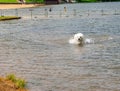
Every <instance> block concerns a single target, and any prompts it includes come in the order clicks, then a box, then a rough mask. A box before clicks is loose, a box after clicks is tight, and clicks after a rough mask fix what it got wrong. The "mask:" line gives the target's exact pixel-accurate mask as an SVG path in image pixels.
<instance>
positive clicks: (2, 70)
mask: <svg viewBox="0 0 120 91" xmlns="http://www.w3.org/2000/svg"><path fill="white" fill-rule="evenodd" d="M64 7H66V11H65V10H64ZM50 8H51V9H52V11H51V12H50V11H48V12H47V13H48V16H46V11H45V9H46V10H49V9H50ZM31 10H32V11H31ZM2 14H5V15H15V14H16V15H19V16H22V19H20V20H11V21H1V22H0V75H2V76H4V75H6V74H10V73H14V74H16V75H17V76H18V77H22V78H24V79H26V80H27V83H28V84H27V87H28V88H29V90H30V91H120V2H112V3H84V4H62V5H50V6H42V7H37V8H30V9H18V10H4V11H2ZM78 32H81V33H83V34H84V36H85V38H87V39H91V40H93V41H94V43H90V44H85V45H84V46H82V47H81V46H78V45H72V44H69V42H68V41H69V39H70V38H71V37H72V36H73V35H74V34H75V33H78Z"/></svg>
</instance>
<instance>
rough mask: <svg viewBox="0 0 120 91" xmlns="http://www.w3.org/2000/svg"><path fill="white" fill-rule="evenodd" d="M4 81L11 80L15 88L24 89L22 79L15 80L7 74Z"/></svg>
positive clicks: (13, 76)
mask: <svg viewBox="0 0 120 91" xmlns="http://www.w3.org/2000/svg"><path fill="white" fill-rule="evenodd" d="M6 79H8V80H11V81H12V82H13V83H15V85H16V86H17V88H25V86H26V82H25V80H24V79H20V78H17V77H16V76H15V75H14V74H9V75H7V76H6Z"/></svg>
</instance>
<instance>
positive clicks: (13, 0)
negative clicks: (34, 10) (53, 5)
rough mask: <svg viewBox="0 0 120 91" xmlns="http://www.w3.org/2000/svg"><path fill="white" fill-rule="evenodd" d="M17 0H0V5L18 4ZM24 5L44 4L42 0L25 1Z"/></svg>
mask: <svg viewBox="0 0 120 91" xmlns="http://www.w3.org/2000/svg"><path fill="white" fill-rule="evenodd" d="M18 1H19V0H0V3H19V2H18ZM25 2H26V3H44V0H25Z"/></svg>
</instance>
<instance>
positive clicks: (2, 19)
mask: <svg viewBox="0 0 120 91" xmlns="http://www.w3.org/2000/svg"><path fill="white" fill-rule="evenodd" d="M20 18H21V17H18V16H0V21H4V20H13V19H20Z"/></svg>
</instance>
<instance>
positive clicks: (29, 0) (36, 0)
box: [0, 0, 120, 3]
mask: <svg viewBox="0 0 120 91" xmlns="http://www.w3.org/2000/svg"><path fill="white" fill-rule="evenodd" d="M18 1H22V0H0V3H19V2H18ZM24 1H25V3H45V1H46V0H24ZM47 1H49V0H47ZM50 1H52V0H50ZM62 1H68V0H62ZM70 1H75V2H76V3H80V2H114V1H115V2H116V1H120V0H70Z"/></svg>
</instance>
